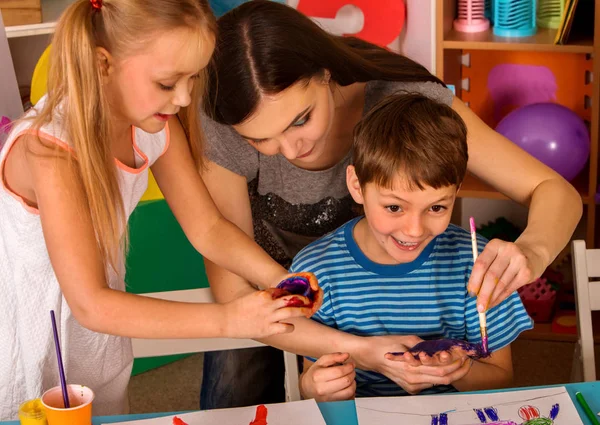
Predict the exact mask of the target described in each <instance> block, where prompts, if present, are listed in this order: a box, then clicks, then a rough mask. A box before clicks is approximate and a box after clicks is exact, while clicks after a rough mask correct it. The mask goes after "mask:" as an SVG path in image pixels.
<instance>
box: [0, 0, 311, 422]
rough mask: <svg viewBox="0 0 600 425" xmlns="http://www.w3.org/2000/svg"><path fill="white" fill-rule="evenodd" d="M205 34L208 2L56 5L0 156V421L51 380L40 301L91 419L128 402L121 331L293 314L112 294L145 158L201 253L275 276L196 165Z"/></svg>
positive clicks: (221, 324)
mask: <svg viewBox="0 0 600 425" xmlns="http://www.w3.org/2000/svg"><path fill="white" fill-rule="evenodd" d="M214 44H215V22H214V18H213V16H212V14H211V11H210V9H209V7H208V5H207V2H206V0H152V1H147V0H105V1H100V0H92V1H90V0H79V1H76V2H75V3H74V4H72V5H71V6H70V7H69V8H68V9H67V10H66V11H65V13H64V14H63V16H62V17H61V19H60V21H59V23H58V26H57V30H56V34H55V36H54V39H53V44H52V57H51V63H50V73H49V78H48V95H47V96H46V97H45V98H43V99H42V100H41V101H40V102H39V104H38V105H37V106H36V108H35V110H33V111H31V112H30V113H28V114H27V115H26V117H25V118H24V119H22V120H21V121H19V122H18V123H17V124H16V125H15V127H14V129H13V131H12V133H11V135H10V136H9V138H8V140H7V142H6V146H5V148H4V149H3V151H2V153H1V155H0V177H1V179H0V182H1V183H0V217H2V219H1V220H0V293H2V296H1V297H0V311H1V312H2V315H3V316H2V323H1V324H0V341H2V347H3V348H2V350H0V420H10V419H15V418H16V416H17V408H18V405H19V403H20V402H22V401H24V400H26V399H29V398H33V397H37V396H39V395H40V394H41V393H42V391H43V390H45V389H48V388H50V387H52V386H55V385H57V383H58V374H57V364H56V358H55V355H54V352H53V350H54V348H53V342H52V337H51V334H52V332H51V328H50V321H49V311H50V310H51V309H53V310H55V312H56V314H57V321H58V329H59V336H60V339H61V343H62V348H63V361H64V363H65V368H66V372H67V380H68V381H69V382H71V383H77V384H83V385H87V386H90V387H91V388H92V389H93V390H94V391H95V393H96V399H95V401H94V414H96V415H107V414H116V413H123V412H125V411H126V410H127V384H128V381H129V375H130V372H131V365H132V361H133V357H132V352H131V345H130V341H129V339H128V338H129V337H137V338H167V337H169V338H198V337H216V336H222V337H244V338H247V337H264V336H268V335H272V334H277V333H282V332H289V331H290V330H291V325H289V324H286V323H282V321H286V320H287V319H289V318H290V317H293V316H299V315H303V314H305V313H307V312H306V311H303V309H298V308H296V309H292V308H285V307H284V306H285V304H286V299H280V300H272V299H271V297H270V296H269V295H268V294H267V293H265V292H257V293H255V294H252V295H249V296H245V297H242V298H240V299H237V300H236V301H234V302H231V303H228V304H224V305H212V304H193V303H174V302H167V301H162V300H156V299H148V298H144V297H140V296H135V295H131V294H127V293H126V292H124V291H123V289H124V282H123V275H124V252H123V251H124V250H123V249H122V247H123V246H124V235H125V230H126V221H127V218H128V217H129V215H130V213H131V212H132V210H133V209H134V208H135V206H136V204H137V202H138V201H139V199H140V197H141V195H142V194H143V192H144V190H145V188H146V185H147V173H148V168H149V167H151V168H152V171H153V173H154V175H155V177H156V179H157V181H158V184H159V186H160V188H161V190H162V192H163V193H164V195H165V198H166V200H167V202H168V203H169V206H170V207H171V209H172V211H173V213H174V214H175V216H176V218H177V220H178V221H179V223H180V224H181V226H182V228H183V230H184V231H185V234H186V235H187V237H188V239H189V240H190V242H191V243H192V244H193V245H194V247H195V248H196V249H197V250H198V251H199V252H201V253H202V254H203V255H204V256H206V257H207V258H210V260H211V261H213V262H215V263H217V264H220V265H222V266H223V267H226V268H228V269H229V270H230V271H232V272H233V273H236V274H238V275H241V276H244V278H245V279H248V280H249V281H251V282H253V283H254V284H255V285H257V286H261V287H269V286H273V285H274V284H276V283H277V282H278V281H280V280H281V279H282V278H283V277H284V275H285V274H286V271H285V269H283V268H282V267H281V266H279V265H278V264H277V263H276V262H275V261H273V260H272V259H271V258H270V257H269V256H268V255H267V254H266V253H265V252H264V251H263V250H261V249H260V248H259V247H258V246H257V245H256V244H255V243H254V242H253V241H252V240H251V239H250V238H249V237H248V236H246V235H245V234H244V233H243V232H242V231H240V230H239V229H238V228H237V227H235V226H234V225H232V224H231V223H230V222H229V221H227V220H225V219H224V218H223V216H222V215H221V214H220V213H219V211H218V210H217V208H216V207H215V205H214V203H213V202H212V200H211V197H210V196H209V194H208V192H207V190H206V188H205V186H204V183H203V182H202V180H201V178H200V177H199V173H198V169H199V167H201V162H202V158H201V144H200V142H201V136H200V134H199V131H198V128H199V127H198V123H197V116H198V113H197V109H198V104H197V100H196V99H199V98H200V95H199V93H200V91H201V90H202V82H203V72H202V70H203V68H204V67H205V66H206V64H207V63H208V61H209V59H210V57H211V54H212V51H213V48H214ZM177 115H179V116H180V117H181V122H183V123H184V125H182V124H181V123H180V119H178V116H177ZM184 128H185V129H186V130H185V131H184ZM188 140H189V142H188Z"/></svg>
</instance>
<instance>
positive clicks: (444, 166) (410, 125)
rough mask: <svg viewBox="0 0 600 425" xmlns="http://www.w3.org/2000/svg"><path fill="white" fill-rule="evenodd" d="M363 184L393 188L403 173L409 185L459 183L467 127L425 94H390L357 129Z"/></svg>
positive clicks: (356, 154)
mask: <svg viewBox="0 0 600 425" xmlns="http://www.w3.org/2000/svg"><path fill="white" fill-rule="evenodd" d="M353 155H354V158H353V164H354V167H355V170H356V176H357V177H358V180H359V182H360V185H361V186H362V187H364V186H365V185H366V184H367V183H370V182H374V183H375V184H377V185H378V186H380V187H386V188H391V186H392V184H393V181H394V178H395V177H397V176H398V175H399V174H400V173H402V174H403V176H402V177H403V178H405V179H406V184H407V187H408V188H409V189H411V190H416V189H417V188H418V189H420V190H423V189H424V188H425V186H430V187H432V188H434V189H439V188H442V187H447V186H451V185H456V186H457V187H458V186H460V184H461V183H462V181H463V179H464V177H465V173H466V171H467V160H468V152H467V127H466V125H465V123H464V121H463V120H462V118H461V117H460V116H459V115H458V113H456V112H455V111H454V110H453V109H452V108H451V107H450V106H448V105H445V104H443V103H440V102H437V101H435V100H432V99H430V98H428V97H426V96H423V95H421V94H414V93H399V94H394V95H391V96H388V97H386V98H385V99H383V100H382V101H380V102H379V103H378V104H377V105H375V107H374V108H373V109H372V110H371V111H369V113H368V114H367V115H365V116H364V117H363V118H362V119H361V121H360V122H359V123H358V124H357V125H356V128H355V129H354V154H353Z"/></svg>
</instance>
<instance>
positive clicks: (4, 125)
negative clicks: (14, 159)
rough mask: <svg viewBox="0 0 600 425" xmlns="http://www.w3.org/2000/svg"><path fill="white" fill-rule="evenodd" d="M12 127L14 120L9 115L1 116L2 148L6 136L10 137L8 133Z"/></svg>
mask: <svg viewBox="0 0 600 425" xmlns="http://www.w3.org/2000/svg"><path fill="white" fill-rule="evenodd" d="M11 128H12V122H11V121H10V119H9V118H8V117H5V116H0V149H2V146H3V145H4V143H5V142H6V138H7V137H8V133H10V130H11Z"/></svg>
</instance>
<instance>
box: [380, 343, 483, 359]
mask: <svg viewBox="0 0 600 425" xmlns="http://www.w3.org/2000/svg"><path fill="white" fill-rule="evenodd" d="M453 348H458V349H462V350H464V351H465V352H467V355H468V356H469V357H470V358H472V359H482V358H486V357H489V356H490V354H491V353H490V352H489V351H487V350H484V347H483V345H482V344H476V343H472V342H468V341H463V340H460V339H433V340H429V341H421V342H419V343H418V344H417V345H415V346H414V347H412V348H411V349H409V350H408V352H409V353H411V354H412V355H413V357H414V358H415V359H417V360H418V359H419V353H425V354H427V355H428V356H430V357H432V356H434V355H435V354H437V353H441V352H443V351H446V352H447V353H450V352H451V351H452V349H453ZM389 354H392V355H394V356H401V355H402V354H404V353H401V352H395V353H389Z"/></svg>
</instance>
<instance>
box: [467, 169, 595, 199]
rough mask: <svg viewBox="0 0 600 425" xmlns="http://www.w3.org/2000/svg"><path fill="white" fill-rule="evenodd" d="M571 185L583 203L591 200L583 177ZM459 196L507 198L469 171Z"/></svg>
mask: <svg viewBox="0 0 600 425" xmlns="http://www.w3.org/2000/svg"><path fill="white" fill-rule="evenodd" d="M571 184H573V186H575V188H576V189H577V190H578V191H579V193H580V194H581V199H582V201H583V203H584V204H589V203H590V202H593V201H592V198H590V196H588V193H587V192H588V187H587V182H586V181H585V179H584V178H577V179H575V180H574V181H572V182H571ZM458 197H459V198H479V199H503V200H506V199H508V198H507V197H506V196H504V195H503V194H501V193H500V192H498V191H497V190H496V189H494V188H493V187H491V186H489V185H488V184H486V183H484V182H482V181H481V180H479V179H478V178H477V177H475V176H474V175H473V174H471V173H467V176H466V177H465V180H464V182H463V184H462V186H461V188H460V191H459V192H458Z"/></svg>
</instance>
